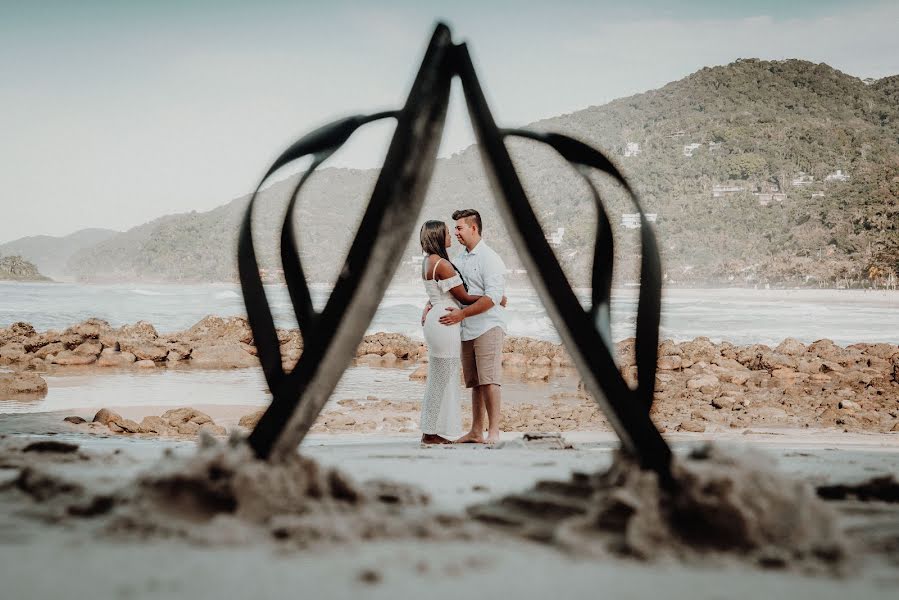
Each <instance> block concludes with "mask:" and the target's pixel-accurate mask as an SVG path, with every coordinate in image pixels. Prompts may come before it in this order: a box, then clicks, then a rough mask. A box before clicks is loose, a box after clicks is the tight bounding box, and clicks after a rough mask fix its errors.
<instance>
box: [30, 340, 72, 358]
mask: <svg viewBox="0 0 899 600" xmlns="http://www.w3.org/2000/svg"><path fill="white" fill-rule="evenodd" d="M65 349H66V347H65V344H63V343H62V342H49V343H47V344H45V345H43V346H41V347H40V348H38V349H36V350H35V351H34V356H35V358H43V359H46V358H47V356H49V355H51V354H52V355H54V356H55V355H57V354H59V353H60V352H63V351H64V350H65Z"/></svg>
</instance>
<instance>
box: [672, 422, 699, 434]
mask: <svg viewBox="0 0 899 600" xmlns="http://www.w3.org/2000/svg"><path fill="white" fill-rule="evenodd" d="M676 430H677V431H689V432H692V433H702V432H704V431H705V424H703V423H702V422H700V421H683V422H682V423H681V424H680V425H678V426H677V428H676Z"/></svg>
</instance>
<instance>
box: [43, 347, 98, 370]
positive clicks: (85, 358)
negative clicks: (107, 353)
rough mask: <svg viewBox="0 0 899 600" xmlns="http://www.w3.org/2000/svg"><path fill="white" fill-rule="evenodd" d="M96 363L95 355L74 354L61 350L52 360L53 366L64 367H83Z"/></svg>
mask: <svg viewBox="0 0 899 600" xmlns="http://www.w3.org/2000/svg"><path fill="white" fill-rule="evenodd" d="M95 362H97V356H96V355H95V354H87V355H85V354H75V353H74V352H71V351H69V350H63V351H62V352H60V353H59V354H57V355H56V357H54V359H53V364H56V365H61V366H64V367H84V366H87V365H92V364H94V363H95Z"/></svg>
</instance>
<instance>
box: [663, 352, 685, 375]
mask: <svg viewBox="0 0 899 600" xmlns="http://www.w3.org/2000/svg"><path fill="white" fill-rule="evenodd" d="M682 364H683V361H682V360H681V357H680V356H677V355H666V356H662V357H660V358H659V362H658V368H659V370H660V371H677V370H678V369H680V368H681V365H682Z"/></svg>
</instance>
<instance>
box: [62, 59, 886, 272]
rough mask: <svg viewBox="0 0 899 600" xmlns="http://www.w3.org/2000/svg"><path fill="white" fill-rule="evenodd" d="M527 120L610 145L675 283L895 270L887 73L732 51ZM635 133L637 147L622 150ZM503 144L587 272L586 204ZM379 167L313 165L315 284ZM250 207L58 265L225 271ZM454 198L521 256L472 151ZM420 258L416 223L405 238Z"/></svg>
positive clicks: (630, 268) (153, 231) (548, 158)
mask: <svg viewBox="0 0 899 600" xmlns="http://www.w3.org/2000/svg"><path fill="white" fill-rule="evenodd" d="M495 110H496V112H497V114H498V116H500V117H501V114H502V107H500V106H497V107H495ZM532 127H534V128H537V129H545V130H556V131H561V132H564V133H568V134H570V135H572V136H574V137H577V138H579V139H582V140H584V141H587V142H590V143H592V144H594V145H596V146H597V147H599V148H602V149H604V150H606V151H607V152H608V153H609V154H610V155H612V157H613V159H614V160H615V161H616V162H617V163H618V164H619V165H620V166H621V168H622V170H623V171H624V173H625V174H626V175H627V176H628V177H629V179H630V180H631V182H632V183H633V184H634V186H635V187H636V189H637V190H638V192H639V194H640V197H641V199H642V201H643V203H644V206H645V207H646V209H647V210H648V211H649V212H652V213H655V214H656V215H657V224H656V227H657V231H658V234H659V237H660V240H661V246H662V251H663V255H664V256H663V259H664V270H665V272H666V277H667V281H668V282H669V284H676V285H677V284H680V285H721V284H729V285H758V284H771V285H827V286H834V285H863V284H864V285H869V284H872V283H875V282H876V283H877V284H884V283H888V282H889V281H890V277H891V275H892V277H893V278H894V279H893V280H895V277H896V274H897V273H899V206H897V202H899V76H894V77H888V78H884V79H881V80H878V81H876V82H873V83H871V84H867V83H865V82H863V81H861V80H860V79H858V78H856V77H853V76H850V75H846V74H844V73H841V72H840V71H837V70H835V69H833V68H831V67H829V66H827V65H824V64H813V63H810V62H806V61H800V60H787V61H774V62H769V61H759V60H739V61H737V62H734V63H732V64H729V65H726V66H719V67H713V68H704V69H702V70H700V71H698V72H696V73H694V74H692V75H690V76H688V77H686V78H684V79H682V80H679V81H676V82H673V83H670V84H668V85H666V86H664V87H662V88H660V89H658V90H652V91H649V92H646V93H643V94H637V95H635V96H631V97H628V98H622V99H619V100H615V101H613V102H610V103H608V104H605V105H603V106H597V107H590V108H587V109H584V110H581V111H578V112H575V113H571V114H568V115H562V116H558V117H554V118H551V119H547V120H544V121H540V122H538V123H535V124H533V125H532ZM629 143H631V144H637V145H639V153H636V154H635V155H633V156H626V154H628V153H629V152H627V151H628V147H629V146H628V144H629ZM509 147H510V149H511V150H512V152H513V158H514V160H515V161H516V164H517V165H518V166H519V167H520V169H519V170H520V172H521V174H522V178H523V181H524V183H525V186H526V189H527V190H528V192H529V194H530V195H531V197H532V201H533V203H534V205H535V208H536V210H537V212H538V213H539V216H540V218H541V221H542V222H543V224H544V227H545V228H546V229H547V231H548V232H549V231H555V230H556V229H557V228H564V229H565V232H564V235H563V236H562V241H561V243H560V244H559V245H558V247H557V248H556V249H557V253H558V255H559V256H560V258H561V260H562V262H563V264H564V266H565V268H566V271H567V272H568V273H569V275H570V276H571V277H572V279H573V281H574V283H575V284H577V285H587V284H589V260H590V256H591V254H592V253H591V248H592V243H593V239H594V219H595V216H594V209H593V207H592V201H591V200H590V196H589V195H588V193H587V190H586V187H585V185H584V184H583V182H581V181H579V180H578V178H577V177H576V175H575V174H574V173H573V171H571V170H570V169H569V168H568V167H567V166H566V165H564V164H562V163H561V162H560V161H559V159H558V158H556V157H554V156H553V155H552V154H550V153H549V152H547V151H546V150H544V149H541V148H539V147H536V145H535V144H533V143H525V142H517V141H512V142H510V143H509ZM631 148H632V149H635V148H636V146H631ZM833 174H837V177H836V178H834V177H833V176H832V175H833ZM840 174H848V176H849V178H848V179H847V180H844V181H841V180H840V179H841V177H840ZM376 175H377V173H376V171H372V170H366V171H360V170H352V169H324V170H323V171H322V172H321V173H319V174H318V175H316V176H315V177H313V178H312V179H311V180H310V184H309V186H308V191H307V192H305V195H304V197H303V199H302V200H301V204H300V216H299V218H298V227H299V229H300V230H301V231H302V234H301V235H302V238H301V245H302V247H303V250H304V255H305V258H306V262H307V263H308V264H309V273H308V275H309V276H310V278H311V279H315V280H318V281H328V280H331V279H332V278H333V276H334V273H335V272H336V269H337V265H338V262H339V261H340V260H342V257H343V251H337V250H336V249H339V248H345V247H346V246H347V245H348V243H349V241H350V239H351V238H352V235H353V232H354V230H355V226H356V223H357V221H358V219H359V218H360V216H361V213H362V209H363V206H364V203H365V202H366V201H367V197H368V193H369V192H370V190H371V187H372V185H373V183H374V180H375V177H376ZM828 176H831V177H830V180H828ZM794 180H797V183H800V184H801V185H795V186H794V184H793V183H794ZM290 184H291V181H288V182H285V183H282V184H277V185H274V186H272V187H271V188H270V189H269V191H268V192H267V194H266V201H265V203H264V206H263V207H262V209H261V210H260V211H258V215H259V231H260V234H259V243H260V245H261V255H262V256H263V258H264V262H266V264H267V266H269V267H274V268H276V267H277V261H276V260H275V258H274V257H275V249H276V246H275V240H276V235H277V234H276V225H277V223H278V222H279V221H280V218H281V214H282V206H283V204H284V202H285V201H286V196H287V193H288V190H289V186H290ZM722 189H723V190H725V191H723V192H722V191H718V192H716V190H722ZM602 191H603V194H604V197H605V198H606V200H607V203H608V207H609V213H610V214H611V215H612V219H613V221H614V227H615V229H616V234H617V235H618V237H617V239H616V241H617V253H618V256H619V259H620V260H619V273H618V275H619V277H620V279H619V281H627V280H629V279H631V278H632V277H633V273H634V266H635V265H636V264H637V253H638V248H639V246H638V244H637V233H638V232H636V231H634V230H628V229H625V228H623V227H622V226H621V220H622V219H621V215H622V214H624V213H630V212H633V209H632V208H631V207H630V206H629V205H628V204H627V202H626V201H625V199H624V198H623V197H622V195H621V193H620V191H619V190H616V189H615V188H614V187H612V186H609V185H603V186H602ZM753 192H755V193H753ZM765 194H767V195H765ZM245 205H246V198H241V199H238V200H235V201H233V202H231V203H230V204H228V205H225V206H223V207H220V208H218V209H216V210H213V211H210V212H207V213H191V214H185V215H174V216H168V217H163V218H162V219H158V220H156V221H153V222H151V223H148V224H146V225H143V226H141V227H138V228H135V229H132V230H130V231H128V232H125V233H123V234H120V235H118V236H115V237H113V238H110V239H108V240H106V241H104V242H101V243H100V244H98V245H95V246H93V247H91V248H87V249H84V250H82V251H80V252H78V253H77V254H76V255H75V256H73V258H72V260H70V262H69V267H70V269H71V270H72V271H73V272H74V273H76V274H77V275H78V276H79V277H81V278H83V279H104V278H122V277H128V278H145V279H146V278H149V279H159V280H228V279H233V277H234V273H235V270H236V269H235V265H234V258H233V254H234V242H235V239H236V234H237V224H238V222H239V219H240V218H241V213H242V212H243V208H244V207H245ZM460 207H474V208H478V209H479V210H481V211H482V213H483V215H484V219H485V229H486V231H485V233H486V235H487V237H488V239H489V240H490V243H491V244H492V245H493V246H494V247H495V248H497V250H498V251H499V252H500V253H501V254H503V255H504V257H505V258H506V262H507V266H509V267H511V268H516V267H518V266H520V263H519V261H518V259H517V257H516V256H515V253H514V250H513V249H512V247H511V245H510V242H509V240H508V236H507V235H506V233H505V229H504V227H503V226H502V224H501V223H500V222H499V221H500V218H499V216H498V214H497V212H496V206H495V201H494V199H493V196H492V194H491V192H490V190H489V188H488V186H487V180H486V177H485V174H484V171H483V166H482V165H481V162H480V159H479V156H478V150H477V147H476V146H472V147H469V148H467V149H466V150H464V151H463V152H461V153H459V154H456V155H454V156H453V157H451V158H447V159H442V160H440V161H438V165H437V168H436V171H435V176H434V179H433V181H432V185H431V188H430V190H429V192H428V198H427V201H426V206H425V209H424V212H423V215H422V219H426V218H443V219H446V220H449V215H450V213H451V212H452V210H453V209H455V208H460ZM416 252H417V232H416V234H415V235H413V236H412V239H410V243H409V246H408V254H409V255H412V254H415V253H416ZM401 276H406V277H414V276H415V272H414V270H413V269H412V268H411V267H407V268H406V269H404V271H403V273H402V275H401Z"/></svg>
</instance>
